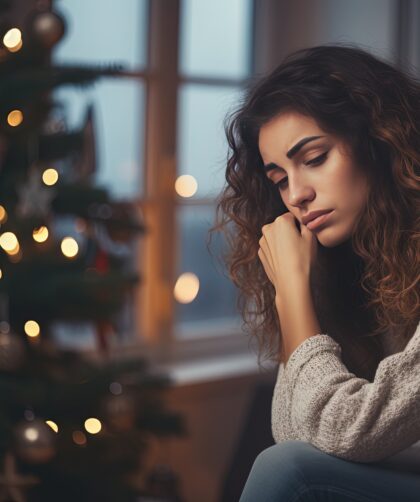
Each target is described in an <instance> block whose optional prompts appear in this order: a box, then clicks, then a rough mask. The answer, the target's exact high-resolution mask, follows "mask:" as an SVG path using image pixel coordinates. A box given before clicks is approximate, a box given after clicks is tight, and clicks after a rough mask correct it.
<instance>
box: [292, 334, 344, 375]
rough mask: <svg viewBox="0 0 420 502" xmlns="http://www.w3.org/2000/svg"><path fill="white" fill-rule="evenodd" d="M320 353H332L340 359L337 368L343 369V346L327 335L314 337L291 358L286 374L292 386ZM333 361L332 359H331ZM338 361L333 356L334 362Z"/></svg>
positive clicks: (305, 342) (321, 369)
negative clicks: (311, 360) (308, 363)
mask: <svg viewBox="0 0 420 502" xmlns="http://www.w3.org/2000/svg"><path fill="white" fill-rule="evenodd" d="M320 352H331V353H332V354H334V355H335V356H337V357H338V360H337V368H339V369H342V365H343V362H342V361H341V346H340V345H339V344H338V343H337V342H336V341H335V340H334V339H333V338H331V337H330V336H329V335H327V334H317V335H312V336H310V337H309V338H307V339H306V340H304V341H303V342H302V343H301V344H300V345H299V346H298V347H296V349H295V350H294V351H293V352H292V354H291V355H290V356H289V359H288V361H287V363H286V367H285V373H287V379H288V380H289V382H290V383H292V385H293V384H294V382H295V381H296V378H297V377H298V375H299V373H300V371H301V370H302V368H303V366H304V365H305V364H306V363H307V362H308V361H309V360H310V359H312V358H313V357H314V356H315V355H317V354H319V353H320ZM329 359H330V361H331V358H329ZM334 359H336V358H334V356H333V360H334ZM331 369H332V368H328V369H327V368H318V371H321V373H322V372H324V371H323V370H325V371H330V370H331Z"/></svg>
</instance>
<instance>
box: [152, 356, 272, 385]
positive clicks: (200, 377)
mask: <svg viewBox="0 0 420 502" xmlns="http://www.w3.org/2000/svg"><path fill="white" fill-rule="evenodd" d="M264 367H265V368H268V369H271V365H270V366H268V363H265V365H264ZM273 368H274V366H273ZM155 369H156V371H157V372H158V373H159V372H162V373H165V374H167V375H168V376H169V377H170V378H171V381H172V382H171V385H172V386H179V385H189V384H198V383H204V382H214V381H217V380H225V379H226V378H234V377H241V376H245V375H253V374H259V373H261V372H262V371H266V370H262V369H261V368H260V367H259V366H258V362H257V357H256V355H254V354H238V355H228V356H226V357H222V358H220V357H219V358H217V359H215V358H207V359H204V358H203V359H202V360H200V361H193V362H178V363H172V364H162V365H157V366H156V367H155Z"/></svg>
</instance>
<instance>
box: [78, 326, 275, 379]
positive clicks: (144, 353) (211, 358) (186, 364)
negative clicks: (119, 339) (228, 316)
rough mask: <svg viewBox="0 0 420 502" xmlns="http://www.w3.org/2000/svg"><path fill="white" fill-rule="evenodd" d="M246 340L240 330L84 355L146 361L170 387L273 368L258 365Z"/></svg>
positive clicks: (141, 344)
mask: <svg viewBox="0 0 420 502" xmlns="http://www.w3.org/2000/svg"><path fill="white" fill-rule="evenodd" d="M248 342H249V338H248V337H246V336H245V335H244V334H243V333H225V334H219V336H215V335H214V334H213V335H209V336H206V337H200V338H195V339H190V340H185V339H184V340H176V341H174V342H173V343H170V342H168V343H166V344H164V343H162V344H161V345H159V344H156V345H153V344H147V343H145V342H143V343H136V344H133V343H130V344H127V345H119V346H118V345H117V346H115V347H112V348H111V350H110V352H109V355H108V356H105V357H104V356H103V355H102V354H100V353H99V352H98V351H97V350H88V351H85V354H86V355H88V357H90V358H92V359H94V360H99V361H103V362H106V361H109V360H110V359H113V360H118V359H125V358H135V357H139V358H141V359H144V360H146V361H147V362H148V364H149V368H150V371H151V372H152V373H155V374H163V375H167V376H168V377H169V379H170V385H171V386H182V385H190V384H196V383H198V384H199V383H206V382H215V381H218V380H225V379H232V378H240V377H242V376H252V375H259V374H262V373H266V372H271V370H273V371H275V369H276V364H275V363H273V362H270V361H267V360H261V362H260V366H258V358H257V351H256V349H251V348H250V347H249V346H248Z"/></svg>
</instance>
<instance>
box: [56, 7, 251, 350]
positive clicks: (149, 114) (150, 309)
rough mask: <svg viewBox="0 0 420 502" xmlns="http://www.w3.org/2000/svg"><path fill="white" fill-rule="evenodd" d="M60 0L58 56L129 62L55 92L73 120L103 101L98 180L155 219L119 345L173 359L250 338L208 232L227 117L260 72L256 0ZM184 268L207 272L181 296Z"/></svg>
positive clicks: (140, 253)
mask: <svg viewBox="0 0 420 502" xmlns="http://www.w3.org/2000/svg"><path fill="white" fill-rule="evenodd" d="M57 8H58V9H60V11H61V12H62V13H63V15H64V17H65V18H66V20H67V22H68V33H67V35H66V37H65V38H64V39H63V41H62V42H60V44H59V46H57V49H56V52H55V55H54V58H55V60H56V61H57V62H62V63H66V64H70V63H72V62H75V63H86V64H89V65H90V64H109V63H121V64H124V65H125V68H126V69H127V71H126V72H125V74H124V76H119V77H116V78H104V79H103V80H100V81H99V82H98V83H96V84H95V85H94V86H93V87H92V88H89V90H88V91H87V92H86V90H81V91H79V90H77V89H74V88H62V89H60V90H59V91H58V92H57V98H58V99H59V100H60V101H62V102H63V106H64V110H63V116H66V117H67V119H68V120H69V123H70V125H71V126H72V127H80V125H81V122H82V117H83V113H84V110H85V107H86V105H87V104H88V103H90V102H93V103H94V105H95V112H96V115H95V119H96V133H97V138H96V141H97V154H98V172H97V178H96V179H97V182H98V183H99V184H102V185H105V186H106V187H107V188H108V189H109V190H110V191H111V194H112V195H113V196H114V197H115V198H121V199H124V198H129V199H131V200H133V201H135V202H137V203H138V207H139V208H140V209H141V210H142V214H143V216H144V219H145V224H146V227H147V228H148V233H146V235H145V236H143V237H140V238H139V245H138V246H136V248H135V250H133V251H134V253H136V262H137V265H138V270H139V272H140V275H141V277H142V282H141V283H140V284H139V287H138V288H137V292H136V295H135V296H134V298H133V312H132V313H133V324H132V325H131V332H132V336H124V337H121V338H120V343H119V345H118V347H116V350H121V352H123V351H124V350H129V351H130V353H132V350H133V349H134V348H135V347H138V348H140V350H141V352H142V353H143V354H146V353H147V352H148V351H150V353H153V354H154V355H155V356H156V357H159V356H162V357H165V354H166V349H165V347H168V346H171V347H172V349H173V350H172V351H171V354H176V355H178V354H179V355H180V356H184V355H191V356H192V355H194V356H195V355H197V356H198V355H202V353H203V352H204V353H205V354H206V355H211V354H213V353H215V352H217V351H219V352H220V351H221V350H222V351H223V352H224V353H226V350H228V351H229V350H230V351H231V352H235V351H237V350H238V348H240V349H243V348H246V344H247V339H246V338H245V337H244V336H243V333H242V332H241V330H240V324H241V319H240V317H239V313H238V312H237V310H236V300H237V291H236V288H235V287H234V285H233V284H232V283H231V281H230V280H229V279H228V278H227V274H226V271H225V270H224V266H223V264H222V263H221V262H219V261H218V257H219V255H220V250H221V249H222V246H223V245H224V244H223V241H222V239H221V236H219V235H215V236H214V237H213V242H212V247H211V249H212V252H213V255H210V254H209V253H208V251H207V248H206V239H207V233H208V230H209V228H210V227H211V226H212V225H213V223H214V217H215V207H216V206H215V198H216V196H217V195H218V193H219V192H220V190H221V188H222V186H223V184H224V169H225V162H226V153H227V143H226V140H225V136H224V130H223V124H222V121H223V119H224V117H225V115H226V113H227V112H228V111H229V109H230V108H231V107H234V106H235V105H236V102H237V101H238V100H239V98H240V97H241V93H242V89H243V85H244V83H245V82H246V80H247V79H248V77H250V76H251V73H252V68H253V59H252V55H253V23H254V16H253V13H254V1H253V0H230V1H229V2H224V1H223V0H217V1H216V0H214V1H212V2H208V1H205V0H179V1H177V0H171V2H166V1H161V0H151V1H150V2H147V1H146V0H144V1H139V0H129V1H128V0H125V2H124V9H122V8H121V6H120V5H119V4H117V3H115V2H111V1H110V0H107V1H104V0H96V1H94V0H92V1H90V2H84V1H82V0H77V1H76V0H62V1H61V2H60V3H59V4H57ZM99 11H100V17H99V18H98V12H99ZM220 13H223V15H221V14H220ZM64 112H65V113H64ZM186 174H187V175H190V176H192V177H194V179H195V182H196V183H197V190H196V192H195V193H194V194H193V195H192V196H189V197H184V196H182V195H180V194H179V193H177V192H176V190H175V183H176V181H177V179H178V178H179V177H180V176H182V175H186ZM185 273H190V274H195V276H196V278H198V291H197V294H196V295H195V297H194V298H193V299H190V300H189V301H187V302H184V303H183V302H182V301H179V299H177V298H178V297H177V296H176V293H175V290H174V287H175V285H176V283H177V280H178V279H179V278H180V277H181V276H182V274H185ZM127 329H128V330H129V328H127Z"/></svg>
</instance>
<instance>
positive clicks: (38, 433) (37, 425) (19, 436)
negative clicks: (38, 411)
mask: <svg viewBox="0 0 420 502" xmlns="http://www.w3.org/2000/svg"><path fill="white" fill-rule="evenodd" d="M55 434H56V433H55V432H54V431H53V430H52V429H51V427H50V426H49V425H47V424H46V423H45V422H44V421H43V420H41V419H39V418H35V419H34V420H31V421H28V420H22V421H21V422H19V423H18V424H17V425H16V428H15V451H16V455H18V456H19V457H20V458H21V459H22V460H24V461H26V462H29V463H31V464H42V463H45V462H48V461H49V460H50V459H51V458H52V457H53V456H54V455H55V452H56V448H55V442H56V437H55Z"/></svg>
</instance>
